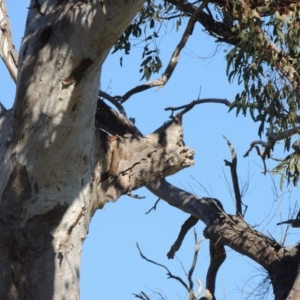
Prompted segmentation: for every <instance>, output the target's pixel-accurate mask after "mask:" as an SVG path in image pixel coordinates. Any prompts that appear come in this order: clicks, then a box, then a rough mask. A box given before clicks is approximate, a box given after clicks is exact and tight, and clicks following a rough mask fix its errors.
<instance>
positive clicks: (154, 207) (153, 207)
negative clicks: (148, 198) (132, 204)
mask: <svg viewBox="0 0 300 300" xmlns="http://www.w3.org/2000/svg"><path fill="white" fill-rule="evenodd" d="M159 200H160V198H158V199H157V200H156V201H155V203H154V205H153V206H152V207H151V208H150V209H149V210H148V211H146V212H145V215H147V214H149V213H150V212H151V211H152V210H156V207H157V204H158V202H159Z"/></svg>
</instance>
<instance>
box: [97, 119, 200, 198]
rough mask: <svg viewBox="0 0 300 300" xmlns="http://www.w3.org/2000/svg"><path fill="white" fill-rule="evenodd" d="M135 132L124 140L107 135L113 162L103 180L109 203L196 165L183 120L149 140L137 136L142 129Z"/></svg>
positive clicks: (166, 127) (109, 155)
mask: <svg viewBox="0 0 300 300" xmlns="http://www.w3.org/2000/svg"><path fill="white" fill-rule="evenodd" d="M117 116H118V114H115V117H117ZM120 117H122V118H124V116H120ZM131 126H134V125H133V124H131ZM134 127H135V126H134ZM131 132H132V133H129V132H128V133H125V134H123V135H122V136H119V135H114V136H111V135H110V136H109V135H107V134H106V133H103V134H104V135H107V138H106V143H107V149H109V150H108V152H109V154H108V157H109V159H110V163H109V169H108V170H106V171H105V172H104V173H102V174H101V180H100V182H101V183H102V184H104V185H105V186H107V191H106V200H105V202H108V201H115V200H117V199H118V198H119V197H120V196H121V195H123V194H128V193H130V192H131V191H132V190H135V189H137V188H139V187H141V186H144V185H146V184H148V183H150V182H152V181H156V180H158V179H160V178H163V177H166V176H169V175H172V174H174V173H176V172H178V171H180V170H181V169H183V168H186V167H189V166H191V165H193V164H194V159H193V156H194V153H195V151H194V150H191V149H189V148H188V147H185V146H184V142H183V131H182V121H181V118H174V119H173V120H171V121H169V122H167V123H165V124H164V125H163V126H161V127H160V128H158V129H157V130H156V131H155V132H154V133H152V134H150V135H147V136H145V137H144V136H142V135H141V134H135V133H134V132H138V129H136V130H135V131H134V130H131Z"/></svg>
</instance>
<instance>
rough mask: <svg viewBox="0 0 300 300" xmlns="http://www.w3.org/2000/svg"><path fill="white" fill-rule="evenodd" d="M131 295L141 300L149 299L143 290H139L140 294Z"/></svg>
mask: <svg viewBox="0 0 300 300" xmlns="http://www.w3.org/2000/svg"><path fill="white" fill-rule="evenodd" d="M132 295H133V296H135V298H139V299H142V300H151V299H150V297H149V296H148V295H147V294H145V293H144V292H140V294H132Z"/></svg>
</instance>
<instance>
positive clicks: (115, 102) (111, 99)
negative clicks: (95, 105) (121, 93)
mask: <svg viewBox="0 0 300 300" xmlns="http://www.w3.org/2000/svg"><path fill="white" fill-rule="evenodd" d="M99 97H103V98H104V99H106V100H108V101H109V102H110V103H112V104H113V105H114V106H115V107H116V108H117V109H118V110H119V112H120V113H121V114H123V115H124V116H126V111H125V109H124V107H123V106H122V104H121V103H120V102H119V101H118V96H115V97H112V96H110V95H109V94H107V93H105V92H103V91H99Z"/></svg>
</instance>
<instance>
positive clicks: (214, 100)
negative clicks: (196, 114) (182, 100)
mask: <svg viewBox="0 0 300 300" xmlns="http://www.w3.org/2000/svg"><path fill="white" fill-rule="evenodd" d="M204 103H218V104H224V105H226V106H228V107H230V106H231V105H232V102H230V101H229V100H227V99H218V98H205V99H197V100H194V101H192V102H191V103H189V104H186V105H182V106H177V107H172V106H169V107H166V108H165V110H171V111H172V114H171V116H173V113H174V111H176V110H180V109H183V111H182V112H180V113H178V114H177V115H178V116H179V115H180V116H183V115H184V114H185V113H187V112H188V111H190V110H191V109H192V108H193V107H194V106H195V105H198V104H204Z"/></svg>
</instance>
